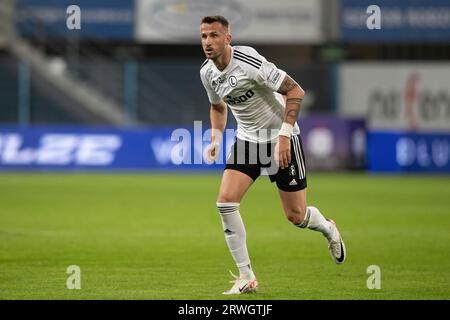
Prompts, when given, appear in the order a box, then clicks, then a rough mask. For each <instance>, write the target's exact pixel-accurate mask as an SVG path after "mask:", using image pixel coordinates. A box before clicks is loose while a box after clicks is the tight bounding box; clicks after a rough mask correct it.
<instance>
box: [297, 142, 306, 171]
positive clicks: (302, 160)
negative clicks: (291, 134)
mask: <svg viewBox="0 0 450 320" xmlns="http://www.w3.org/2000/svg"><path fill="white" fill-rule="evenodd" d="M297 144H298V150H299V154H300V161H301V166H302V168H303V177H304V178H306V168H305V158H304V156H303V152H302V148H301V147H300V140H299V138H298V136H297Z"/></svg>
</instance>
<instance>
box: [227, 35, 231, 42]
mask: <svg viewBox="0 0 450 320" xmlns="http://www.w3.org/2000/svg"><path fill="white" fill-rule="evenodd" d="M226 39H227V44H230V43H231V34H230V33H227V38H226Z"/></svg>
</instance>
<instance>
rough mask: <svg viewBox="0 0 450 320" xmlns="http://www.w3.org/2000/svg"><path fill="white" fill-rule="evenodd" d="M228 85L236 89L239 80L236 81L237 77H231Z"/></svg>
mask: <svg viewBox="0 0 450 320" xmlns="http://www.w3.org/2000/svg"><path fill="white" fill-rule="evenodd" d="M228 83H229V84H230V86H232V87H236V85H237V79H236V77H235V76H230V77H229V78H228Z"/></svg>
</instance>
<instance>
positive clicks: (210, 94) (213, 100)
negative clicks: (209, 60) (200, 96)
mask: <svg viewBox="0 0 450 320" xmlns="http://www.w3.org/2000/svg"><path fill="white" fill-rule="evenodd" d="M200 79H201V80H202V84H203V87H204V88H205V90H206V93H207V94H208V99H209V102H210V103H211V104H219V103H220V102H221V101H222V99H221V98H220V97H219V96H218V95H217V93H216V92H215V91H214V90H213V88H211V86H210V85H209V83H208V81H207V79H206V76H205V74H204V73H202V72H200Z"/></svg>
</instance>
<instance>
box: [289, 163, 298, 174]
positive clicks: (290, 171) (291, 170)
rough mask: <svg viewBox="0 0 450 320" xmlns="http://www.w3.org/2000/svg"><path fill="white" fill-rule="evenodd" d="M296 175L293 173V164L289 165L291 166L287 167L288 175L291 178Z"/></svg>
mask: <svg viewBox="0 0 450 320" xmlns="http://www.w3.org/2000/svg"><path fill="white" fill-rule="evenodd" d="M296 174H297V173H296V172H295V167H294V165H293V164H291V166H290V167H289V175H290V176H291V177H295V176H296Z"/></svg>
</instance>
